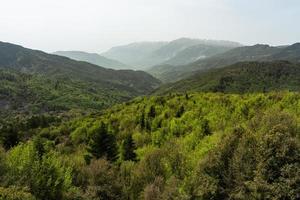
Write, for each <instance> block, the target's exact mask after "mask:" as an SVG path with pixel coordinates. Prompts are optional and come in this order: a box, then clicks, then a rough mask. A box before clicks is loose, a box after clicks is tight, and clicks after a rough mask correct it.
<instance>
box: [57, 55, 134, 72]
mask: <svg viewBox="0 0 300 200" xmlns="http://www.w3.org/2000/svg"><path fill="white" fill-rule="evenodd" d="M53 54H55V55H59V56H65V57H68V58H70V59H73V60H77V61H85V62H88V63H92V64H94V65H98V66H101V67H105V68H111V69H130V68H131V67H130V66H127V65H125V64H123V63H121V62H119V61H117V60H113V59H109V58H105V57H104V56H101V55H99V54H96V53H87V52H83V51H56V52H54V53H53Z"/></svg>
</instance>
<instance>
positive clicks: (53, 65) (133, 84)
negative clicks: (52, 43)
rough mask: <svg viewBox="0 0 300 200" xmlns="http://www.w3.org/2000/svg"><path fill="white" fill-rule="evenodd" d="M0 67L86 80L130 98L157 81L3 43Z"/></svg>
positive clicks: (141, 73) (128, 72) (144, 91)
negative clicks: (125, 93)
mask: <svg viewBox="0 0 300 200" xmlns="http://www.w3.org/2000/svg"><path fill="white" fill-rule="evenodd" d="M0 68H1V69H12V70H16V71H20V72H24V73H34V74H41V75H45V76H47V77H53V78H67V79H75V80H80V81H88V82H91V83H93V84H96V86H97V87H99V88H102V89H107V90H109V89H112V88H114V89H115V90H119V91H120V90H122V91H126V92H129V93H131V94H132V95H141V94H146V93H149V92H150V91H152V90H153V89H154V88H155V87H157V86H158V85H159V81H158V80H157V79H155V78H153V77H152V76H151V75H149V74H147V73H145V72H142V71H132V70H113V69H106V68H103V67H99V66H96V65H93V64H89V63H86V62H79V61H75V60H71V59H69V58H66V57H62V56H56V55H51V54H46V53H44V52H42V51H36V50H31V49H26V48H23V47H21V46H17V45H13V44H9V43H3V42H1V43H0Z"/></svg>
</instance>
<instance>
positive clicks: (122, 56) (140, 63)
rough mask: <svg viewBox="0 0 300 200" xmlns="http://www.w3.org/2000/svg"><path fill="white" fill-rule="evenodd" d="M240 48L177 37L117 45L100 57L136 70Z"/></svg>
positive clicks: (235, 45) (184, 62)
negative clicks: (116, 61) (174, 38)
mask: <svg viewBox="0 0 300 200" xmlns="http://www.w3.org/2000/svg"><path fill="white" fill-rule="evenodd" d="M239 46H241V44H239V43H236V42H230V41H217V40H201V39H190V38H180V39H177V40H173V41H170V42H141V43H132V44H129V45H125V46H117V47H113V48H111V49H110V50H109V51H107V52H105V53H103V54H101V55H102V56H105V57H107V58H111V59H115V60H118V61H120V62H122V63H125V64H127V65H130V66H134V67H135V68H137V69H147V68H150V67H151V66H154V65H158V64H174V65H180V64H186V63H190V62H193V61H195V60H198V59H201V58H206V57H209V56H212V55H215V54H218V53H222V52H225V51H227V50H229V49H232V48H235V47H239Z"/></svg>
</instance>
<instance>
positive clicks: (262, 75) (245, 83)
mask: <svg viewBox="0 0 300 200" xmlns="http://www.w3.org/2000/svg"><path fill="white" fill-rule="evenodd" d="M278 90H290V91H300V64H295V63H291V62H288V61H273V62H241V63H237V64H234V65H231V66H227V67H224V68H220V69H212V70H209V71H206V72H202V73H198V74H196V75H193V76H191V77H189V78H187V79H183V80H180V81H178V82H175V83H170V84H166V85H164V86H162V87H161V88H159V89H158V90H157V91H156V93H157V94H166V93H169V92H186V91H205V92H207V91H210V92H225V93H247V92H268V91H278Z"/></svg>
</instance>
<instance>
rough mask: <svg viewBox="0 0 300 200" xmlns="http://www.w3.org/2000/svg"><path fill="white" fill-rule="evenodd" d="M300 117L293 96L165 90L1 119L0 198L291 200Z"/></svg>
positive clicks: (299, 177) (298, 169)
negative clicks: (83, 108) (16, 123)
mask: <svg viewBox="0 0 300 200" xmlns="http://www.w3.org/2000/svg"><path fill="white" fill-rule="evenodd" d="M299 116H300V96H299V93H292V92H270V93H265V94H263V93H253V94H222V93H185V94H176V93H173V94H169V95H165V96H150V97H139V98H136V99H134V100H132V101H130V102H127V103H123V104H119V105H115V106H113V107H112V108H109V109H108V110H106V111H104V112H100V113H95V114H92V115H89V116H83V117H80V116H79V117H77V118H73V119H71V120H67V121H63V122H57V121H55V120H53V119H50V118H43V120H42V122H43V123H41V120H37V119H31V123H26V124H23V126H22V127H21V128H20V129H19V130H18V131H17V130H16V128H17V127H9V126H2V127H1V129H0V132H1V134H0V135H1V136H2V137H1V143H2V146H3V147H2V148H1V150H0V185H1V186H0V199H5V200H10V199H14V200H15V199H22V200H29V199H30V200H33V199H37V200H39V199H40V200H42V199H43V200H57V199H90V200H94V199H126V200H127V199H147V200H155V199H299V194H300V188H299V184H300V164H299V163H300V142H299V141H300V140H299V137H300V135H299V130H300V129H299V122H300V118H299ZM28 122H29V121H28ZM12 133H13V134H12ZM29 138H30V139H29Z"/></svg>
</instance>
